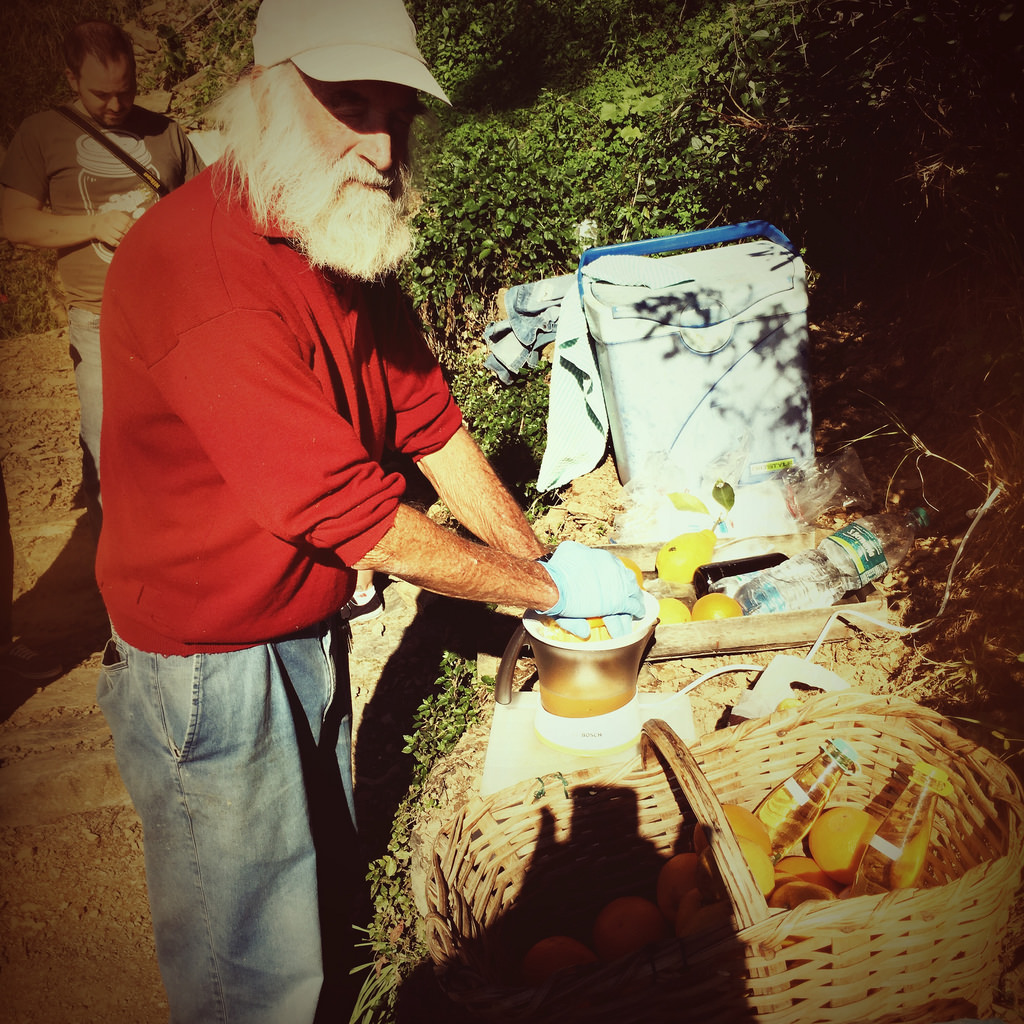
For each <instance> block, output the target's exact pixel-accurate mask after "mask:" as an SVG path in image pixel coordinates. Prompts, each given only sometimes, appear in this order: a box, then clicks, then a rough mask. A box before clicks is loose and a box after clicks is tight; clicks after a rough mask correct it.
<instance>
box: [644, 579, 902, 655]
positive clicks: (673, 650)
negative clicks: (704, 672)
mask: <svg viewBox="0 0 1024 1024" xmlns="http://www.w3.org/2000/svg"><path fill="white" fill-rule="evenodd" d="M843 609H847V610H849V611H855V612H859V613H862V614H864V615H870V616H872V617H873V618H878V619H881V620H882V621H887V619H888V609H887V605H886V601H885V597H884V596H883V595H882V594H880V593H879V592H878V591H877V590H876V589H875V588H874V586H870V587H865V588H864V590H860V591H857V593H856V594H850V595H847V597H846V598H845V599H844V600H843V601H842V602H841V603H840V604H838V605H834V606H833V607H831V608H819V609H815V610H814V611H808V612H776V613H773V614H765V615H750V616H745V617H743V618H738V619H712V620H710V621H707V622H678V623H673V624H671V625H659V626H658V627H657V628H656V629H655V631H654V644H653V646H652V647H651V649H650V650H649V651H648V654H647V660H648V661H666V660H668V659H670V658H693V657H700V656H702V655H711V654H739V653H742V652H743V651H776V650H785V649H786V648H789V647H809V646H810V645H811V644H813V643H814V641H815V640H817V639H818V636H819V635H820V633H821V631H822V629H823V628H824V627H825V624H826V623H827V622H828V620H829V618H830V617H831V616H832V615H833V614H834V613H835V612H839V611H842V610H843ZM850 624H852V627H853V628H851V625H850ZM876 628H877V627H873V626H872V625H871V624H870V623H868V622H865V621H864V620H863V619H860V618H858V617H857V616H850V617H849V622H848V623H847V622H844V621H843V620H842V619H840V620H839V621H837V622H836V624H835V625H834V626H833V627H832V629H831V630H830V631H829V633H828V639H829V640H830V641H831V640H842V639H844V638H847V637H849V636H850V635H851V633H852V632H853V631H854V630H858V631H862V632H868V633H870V632H874V631H875V630H876Z"/></svg>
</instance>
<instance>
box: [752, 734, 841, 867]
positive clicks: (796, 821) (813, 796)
mask: <svg viewBox="0 0 1024 1024" xmlns="http://www.w3.org/2000/svg"><path fill="white" fill-rule="evenodd" d="M859 769H860V761H859V760H858V758H857V752H856V751H855V750H854V749H853V747H851V746H850V744H849V743H847V742H846V741H845V740H840V739H829V740H826V741H825V742H824V743H823V744H822V747H821V751H820V753H819V754H818V755H817V757H814V758H812V759H811V760H810V761H808V762H807V763H806V764H804V765H802V766H801V767H800V768H798V769H797V770H796V771H795V772H794V773H793V774H792V775H791V776H790V777H789V778H788V779H786V781H785V782H783V783H781V784H780V785H778V786H776V787H775V789H773V790H772V791H771V792H770V793H769V794H768V795H767V796H766V797H765V798H764V799H763V800H762V801H761V803H759V804H758V805H757V807H755V808H754V814H755V816H756V817H757V818H758V819H759V820H760V821H761V823H762V824H763V825H764V827H765V828H766V829H767V830H768V838H769V839H770V840H771V847H772V848H771V858H772V860H773V861H778V860H780V859H781V858H782V857H783V856H785V854H786V852H787V851H788V850H790V849H792V848H793V847H794V846H795V845H796V844H797V843H799V842H800V840H801V839H803V837H804V836H805V835H807V833H808V832H809V831H810V829H811V826H812V825H813V824H814V822H815V819H816V818H817V817H818V815H819V814H821V812H822V811H823V810H824V808H825V805H826V804H827V803H828V801H829V798H830V797H831V796H832V794H833V792H835V788H836V786H838V785H839V780H840V779H842V778H843V776H844V775H853V774H855V773H856V772H857V771H858V770H859Z"/></svg>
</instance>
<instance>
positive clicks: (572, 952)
mask: <svg viewBox="0 0 1024 1024" xmlns="http://www.w3.org/2000/svg"><path fill="white" fill-rule="evenodd" d="M596 960H597V954H596V953H595V952H594V951H593V950H592V949H591V948H590V947H589V946H585V945H584V944H583V943H582V942H580V940H579V939H574V938H573V937H572V936H571V935H548V936H547V937H546V938H543V939H541V940H540V941H539V942H535V943H534V944H533V945H532V946H531V947H530V948H529V949H528V950H527V952H526V956H524V957H523V962H522V966H521V972H522V976H523V981H525V982H526V984H527V985H540V984H541V983H542V982H544V981H546V980H547V979H548V978H550V977H551V975H552V974H554V973H555V972H556V971H564V970H565V969H566V968H567V967H576V966H577V965H578V964H592V963H594V962H595V961H596Z"/></svg>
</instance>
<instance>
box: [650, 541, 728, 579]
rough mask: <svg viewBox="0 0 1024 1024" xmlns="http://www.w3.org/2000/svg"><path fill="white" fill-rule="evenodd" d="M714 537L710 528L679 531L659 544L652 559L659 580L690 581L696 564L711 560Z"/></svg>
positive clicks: (695, 569)
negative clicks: (659, 547) (685, 531)
mask: <svg viewBox="0 0 1024 1024" xmlns="http://www.w3.org/2000/svg"><path fill="white" fill-rule="evenodd" d="M715 541H716V537H715V535H714V533H712V532H711V530H694V531H693V532H691V533H681V534H680V535H679V536H678V537H673V538H672V540H670V541H668V542H666V543H665V544H663V545H662V546H661V549H660V550H659V551H658V554H657V556H656V557H655V559H654V569H655V571H656V572H657V574H658V579H659V580H665V581H666V582H668V583H692V582H693V574H694V573H695V572H696V571H697V568H698V566H701V565H704V563H705V562H710V561H711V554H712V552H713V551H714V550H715Z"/></svg>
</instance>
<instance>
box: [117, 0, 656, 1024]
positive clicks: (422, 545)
mask: <svg viewBox="0 0 1024 1024" xmlns="http://www.w3.org/2000/svg"><path fill="white" fill-rule="evenodd" d="M254 56H255V66H254V68H253V69H252V71H251V72H250V73H249V74H247V75H246V76H245V77H244V78H243V79H242V80H241V81H240V82H239V83H237V84H236V85H235V86H234V87H233V88H232V90H231V91H229V93H228V94H227V95H226V96H225V97H224V98H223V100H222V101H221V103H220V105H219V107H218V109H217V110H216V112H215V113H216V118H217V120H218V122H219V124H220V127H221V129H222V135H223V139H224V142H225V146H226V148H225V153H224V156H223V157H222V159H221V160H219V161H218V162H217V163H215V164H214V165H213V166H212V167H210V168H208V169H207V170H206V171H205V172H204V173H203V174H201V175H200V176H198V177H197V178H196V179H194V180H193V181H192V182H190V183H189V184H188V185H186V186H185V187H183V188H181V189H179V190H178V191H176V192H174V193H173V194H172V195H171V196H169V197H168V198H167V199H165V200H164V201H162V202H161V203H159V204H158V205H157V206H156V207H155V208H154V209H153V210H152V211H150V212H149V213H147V214H146V215H145V216H144V217H143V218H142V219H141V220H140V221H139V223H138V224H137V225H136V226H135V228H133V230H132V231H131V233H130V234H129V235H128V237H127V238H126V239H125V241H124V243H123V244H122V245H121V247H120V248H119V249H118V251H117V255H116V256H115V258H114V261H113V264H112V266H111V269H110V274H109V277H108V279H107V290H106V294H105V298H104V313H103V324H102V345H103V388H104V421H103V453H104V455H103V457H104V490H105V497H104V502H105V519H104V525H103V532H102V535H101V538H100V546H99V554H98V559H97V577H98V580H99V584H100V588H101V591H102V594H103V598H104V601H105V603H106V606H107V610H108V613H109V616H110V621H111V625H112V635H111V639H110V642H109V643H108V644H107V647H106V649H105V651H104V658H103V668H102V671H101V676H100V680H99V685H98V699H99V702H100V706H101V707H102V709H103V711H104V714H105V715H106V717H107V720H108V722H109V724H110V727H111V731H112V733H113V737H114V744H115V750H116V753H117V759H118V765H119V768H120V771H121V774H122V777H123V779H124V781H125V784H126V786H127V788H128V791H129V793H130V795H131V797H132V800H133V803H134V805H135V807H136V809H137V810H138V813H139V815H140V817H141V819H142V823H143V827H144V832H145V857H146V873H147V883H148V888H149V897H150V905H151V908H152V914H153V923H154V931H155V935H156V944H157V954H158V959H159V962H160V969H161V973H162V976H163V980H164V985H165V987H166V989H167V994H168V999H169V1002H170V1010H171V1020H172V1021H174V1022H179V1024H185V1022H188V1024H196V1022H199V1021H213V1020H218V1021H230V1022H246V1024H255V1022H263V1024H303V1022H311V1021H313V1020H314V1018H316V1019H317V1020H322V1019H326V1018H325V1015H330V1019H332V1020H334V1019H339V1020H340V1019H345V1018H344V1017H342V1016H340V1014H341V1013H342V1012H344V1011H340V1010H339V1009H338V1002H337V999H336V996H337V991H338V990H340V988H341V987H343V986H342V983H341V982H340V981H339V979H344V977H345V974H346V969H347V965H348V959H349V957H348V951H349V950H350V949H351V932H350V928H349V917H348V914H347V912H346V909H345V898H346V896H348V895H350V894H351V892H352V891H353V890H354V886H355V877H354V875H353V872H352V867H353V865H352V850H353V846H354V839H353V837H354V828H355V822H354V801H353V788H352V786H353V784H352V773H351V765H350V697H349V692H348V668H347V648H346V638H347V635H346V632H345V627H344V623H343V621H342V620H341V618H340V616H339V614H338V613H339V610H340V609H341V608H342V607H343V606H344V605H345V603H346V601H347V600H348V599H349V597H350V596H351V594H352V591H353V587H354V581H355V578H356V573H357V571H358V570H367V569H370V570H375V571H378V572H380V573H385V574H390V575H392V576H394V577H396V578H400V579H404V580H408V581H410V582H412V583H413V584H416V585H418V586H420V587H423V588H425V589H428V590H431V591H434V592H436V593H439V594H444V595H449V596H452V597H457V598H465V599H470V600H476V601H495V602H501V603H505V604H510V605H515V606H518V607H523V608H537V609H542V610H547V611H548V612H549V613H550V614H552V615H554V616H555V617H557V618H558V619H559V621H560V622H561V623H563V624H564V625H566V626H567V627H568V628H571V629H573V630H574V631H576V632H578V633H579V634H580V635H585V634H586V632H587V630H588V627H587V625H586V621H585V619H586V617H588V616H599V615H600V616H604V617H605V619H606V622H607V623H608V624H609V628H611V629H612V631H613V632H616V633H618V632H622V631H624V630H625V629H627V628H628V627H629V623H630V617H631V616H639V615H641V614H642V613H643V603H642V595H641V593H640V591H639V589H638V587H637V585H636V581H635V579H634V577H633V575H632V573H631V572H630V571H629V570H628V569H626V568H625V566H623V565H622V563H621V562H619V561H618V559H616V558H614V557H613V556H612V555H611V554H609V553H608V552H606V551H600V550H596V549H591V548H587V547H585V546H583V545H579V544H575V543H571V542H567V543H563V544H560V545H558V546H557V548H555V549H554V551H548V550H547V549H546V548H545V547H544V546H543V545H542V544H541V543H539V541H538V540H537V538H536V537H535V535H534V534H533V532H532V530H531V528H530V526H529V524H528V522H527V521H526V519H525V517H524V516H523V514H522V512H521V510H520V509H519V507H518V505H517V504H516V502H515V500H514V499H513V498H512V496H511V495H510V494H509V492H508V491H507V490H506V489H505V487H504V486H503V485H502V483H501V482H500V480H499V478H498V476H497V475H496V474H495V472H494V471H493V469H492V468H491V466H490V465H489V464H488V462H487V460H486V459H485V458H484V457H483V455H482V454H481V452H480V450H479V448H478V447H477V446H476V444H475V443H474V441H473V440H472V438H471V436H470V434H469V433H468V432H467V430H466V429H465V427H464V426H463V423H462V416H461V413H460V411H459V409H458V407H457V406H456V404H455V402H454V401H453V399H452V396H451V394H450V393H449V391H448V388H447V386H446V385H445V383H444V380H443V377H442V374H441V372H440V369H439V367H438V366H437V364H436V362H435V360H434V359H433V358H432V356H431V355H430V352H429V350H428V348H427V346H426V344H425V342H424V340H423V338H422V335H421V333H420V331H419V330H418V329H417V327H416V325H415V323H414V322H413V320H412V318H411V317H410V315H409V312H408V310H407V304H406V302H405V300H404V298H403V296H402V295H401V293H400V291H399V289H398V286H397V283H396V278H395V274H394V272H395V270H396V269H397V268H398V267H399V266H400V265H401V263H402V261H403V259H405V258H406V256H407V254H408V253H409V251H410V248H411V234H410V230H409V224H408V220H409V206H410V202H409V192H408V160H409V132H410V127H411V125H412V123H413V120H414V118H415V117H416V115H417V113H418V111H419V109H420V102H419V99H418V96H417V94H418V92H421V91H422V92H426V93H428V94H431V95H433V96H435V97H438V98H439V99H442V100H446V97H445V95H444V92H443V91H442V89H441V88H440V86H439V85H438V84H437V82H436V81H435V80H434V78H433V76H432V75H431V73H430V72H429V71H428V69H427V67H426V65H425V63H424V61H423V58H422V56H421V54H420V52H419V50H418V49H417V46H416V41H415V29H414V27H413V25H412V22H411V21H410V19H409V17H408V14H407V13H406V11H405V8H404V6H403V4H402V2H401V0H264V3H263V4H262V6H261V8H260V11H259V14H258V18H257V23H256V33H255V37H254ZM389 449H390V450H394V451H397V452H401V453H404V454H405V455H407V456H409V457H410V458H411V459H412V460H413V461H414V462H415V463H416V464H417V465H418V466H419V468H420V470H421V471H422V472H423V473H424V474H425V476H426V478H427V479H428V480H429V481H430V483H431V484H432V486H433V487H434V488H435V489H436V491H437V493H438V495H439V496H440V497H441V498H442V499H443V500H444V502H445V503H446V504H447V505H448V507H449V508H450V510H451V511H452V513H453V514H454V515H455V516H456V517H457V518H458V520H459V521H460V522H461V523H462V524H463V525H464V526H465V527H466V529H467V531H468V532H469V533H471V534H472V535H473V536H474V537H475V538H476V539H475V540H470V539H467V538H465V537H463V536H461V535H459V534H457V533H455V532H454V531H450V530H446V529H443V528H441V527H439V526H437V525H436V524H434V523H433V522H432V521H431V520H430V519H428V518H427V517H426V516H424V515H422V514H421V513H419V512H417V511H416V510H414V509H413V508H412V507H410V506H409V505H408V504H406V503H404V502H403V500H402V499H403V489H404V480H403V478H402V476H401V475H400V474H397V473H394V472H389V471H388V470H387V469H385V468H384V466H383V465H382V459H383V456H384V453H385V451H386V450H389Z"/></svg>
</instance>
